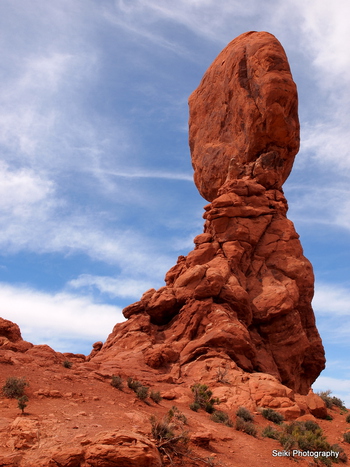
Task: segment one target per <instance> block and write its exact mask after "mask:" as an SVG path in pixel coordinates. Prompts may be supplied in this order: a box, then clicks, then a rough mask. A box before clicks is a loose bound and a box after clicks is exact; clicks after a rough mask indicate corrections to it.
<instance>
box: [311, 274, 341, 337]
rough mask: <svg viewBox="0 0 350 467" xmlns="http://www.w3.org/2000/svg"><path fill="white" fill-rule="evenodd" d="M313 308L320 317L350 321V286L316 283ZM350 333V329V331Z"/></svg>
mask: <svg viewBox="0 0 350 467" xmlns="http://www.w3.org/2000/svg"><path fill="white" fill-rule="evenodd" d="M313 307H314V309H315V310H316V311H317V313H318V314H319V315H322V316H326V317H332V318H334V317H336V318H337V321H338V322H339V320H338V318H339V317H345V318H348V320H349V321H350V284H349V285H348V287H345V286H344V287H341V286H340V285H338V284H336V285H331V284H324V283H322V282H321V283H318V282H317V283H316V287H315V297H314V299H313ZM349 332H350V329H349Z"/></svg>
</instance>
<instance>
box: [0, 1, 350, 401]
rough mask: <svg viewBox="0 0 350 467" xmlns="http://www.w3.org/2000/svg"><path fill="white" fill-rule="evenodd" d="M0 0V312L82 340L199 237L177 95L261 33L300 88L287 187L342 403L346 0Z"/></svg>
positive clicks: (349, 170)
mask: <svg viewBox="0 0 350 467" xmlns="http://www.w3.org/2000/svg"><path fill="white" fill-rule="evenodd" d="M261 5H262V3H261V1H260V0H244V1H242V0H177V2H173V1H171V0H125V1H122V0H119V1H111V0H99V1H97V0H95V1H93V0H75V1H74V2H71V1H69V0H56V1H55V2H47V1H44V0H32V1H31V2H30V4H29V3H28V2H27V1H25V0H16V1H13V0H2V2H1V4H0V23H1V24H0V30H1V36H0V48H1V59H2V60H1V61H2V66H1V70H0V151H1V157H0V223H1V226H0V315H1V316H3V317H4V318H6V319H10V320H12V321H14V322H16V323H18V324H19V325H20V327H21V330H22V335H23V338H24V339H26V340H29V341H31V342H33V343H35V344H40V343H47V344H49V345H51V346H52V347H53V348H54V349H55V350H59V351H74V352H81V353H89V352H90V350H91V345H92V343H93V342H95V341H96V340H105V339H106V337H107V335H108V333H109V332H110V331H111V330H112V327H113V325H114V324H115V323H116V322H119V321H122V319H123V318H122V314H121V310H122V309H123V307H124V306H126V305H128V304H130V303H132V302H134V301H136V300H138V299H139V298H140V296H141V295H142V293H143V292H144V291H146V290H147V289H148V288H150V287H154V288H159V287H161V286H162V285H163V284H164V282H163V279H164V275H165V273H166V272H167V270H168V269H169V268H170V267H171V266H173V265H174V264H175V263H176V259H177V256H178V255H181V254H187V253H188V252H189V251H190V250H191V249H192V247H193V243H192V240H193V238H194V237H195V236H196V235H197V234H199V233H201V232H202V228H203V219H202V213H203V209H202V208H203V206H204V205H205V204H206V201H205V200H204V199H203V198H201V196H200V195H199V194H198V192H197V190H196V188H195V186H194V184H193V181H192V168H191V161H190V155H189V149H188V143H187V138H188V135H187V131H188V128H187V119H188V108H187V99H188V97H189V95H190V93H191V92H192V91H193V90H194V89H195V88H196V87H197V86H198V84H199V81H200V79H201V77H202V75H203V74H204V72H205V70H206V69H207V68H208V66H209V65H210V64H211V62H212V61H213V60H214V58H215V57H216V56H217V55H218V54H219V52H220V51H221V50H222V49H223V48H224V47H225V46H226V45H227V43H228V42H230V41H231V40H232V39H233V38H234V37H236V36H238V35H239V34H241V33H243V32H246V31H250V30H265V31H268V32H271V33H272V34H274V35H276V37H277V38H278V39H279V40H280V42H281V43H282V45H283V47H284V48H285V50H286V53H287V56H288V58H289V61H290V65H291V68H292V73H293V77H294V80H295V81H296V83H297V86H298V91H299V101H300V102H299V115H300V121H301V127H302V132H301V138H302V141H301V150H300V152H299V155H298V156H297V158H296V162H295V165H294V169H293V172H292V175H291V176H290V178H289V179H288V181H287V183H286V184H285V194H286V196H287V199H288V201H289V207H290V210H289V218H290V219H291V220H292V221H293V222H294V223H295V226H296V229H297V231H298V233H299V234H300V236H301V242H302V245H303V247H304V252H305V255H306V256H307V257H308V258H309V259H310V261H311V262H312V264H313V266H314V270H315V275H316V293H315V298H314V302H313V304H314V309H315V313H316V317H317V324H318V328H319V331H320V333H321V336H322V339H323V342H324V345H325V348H326V354H327V369H326V370H325V371H324V372H323V373H322V375H321V377H320V378H319V379H318V380H317V382H316V383H315V384H314V388H315V389H316V390H319V389H331V390H332V391H333V393H334V394H336V395H338V396H339V397H341V398H342V399H343V400H345V401H346V402H347V404H348V406H350V395H349V393H350V364H349V361H348V354H349V342H350V313H349V312H350V310H349V308H350V306H349V302H350V251H349V240H350V185H349V181H350V149H349V148H350V135H349V124H350V114H349V112H348V109H349V104H350V54H349V52H348V48H349V43H350V30H349V27H348V18H349V17H350V4H349V2H348V0H334V1H333V2H328V1H326V0H314V1H313V0H310V1H308V2H305V0H267V1H265V2H264V7H263V8H262V6H261Z"/></svg>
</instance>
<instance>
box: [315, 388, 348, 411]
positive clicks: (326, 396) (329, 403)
mask: <svg viewBox="0 0 350 467" xmlns="http://www.w3.org/2000/svg"><path fill="white" fill-rule="evenodd" d="M316 394H317V395H318V396H320V397H321V399H322V400H323V401H324V402H325V404H326V407H327V409H331V408H332V407H333V405H335V406H336V407H339V408H340V409H346V407H345V405H344V402H343V401H342V400H341V399H339V397H335V396H331V394H332V391H331V390H330V389H327V391H320V392H317V393H316Z"/></svg>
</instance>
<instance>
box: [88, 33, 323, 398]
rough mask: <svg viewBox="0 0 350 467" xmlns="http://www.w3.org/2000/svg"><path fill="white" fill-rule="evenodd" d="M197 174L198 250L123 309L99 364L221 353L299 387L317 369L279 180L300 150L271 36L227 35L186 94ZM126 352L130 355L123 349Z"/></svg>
mask: <svg viewBox="0 0 350 467" xmlns="http://www.w3.org/2000/svg"><path fill="white" fill-rule="evenodd" d="M189 103H190V146H191V154H192V161H193V166H194V170H195V182H196V185H197V187H198V189H199V191H200V192H201V194H202V195H203V196H204V197H206V198H207V199H208V200H210V201H212V202H211V204H208V205H207V206H205V208H204V209H205V214H204V218H205V224H204V233H202V234H200V235H198V236H197V237H196V238H195V239H194V243H195V249H194V250H193V251H191V252H190V253H189V254H188V255H187V256H186V257H184V256H180V257H179V259H178V262H177V264H176V265H175V266H174V267H173V268H171V269H170V271H169V272H168V273H167V274H166V277H165V282H166V285H165V286H164V287H162V288H160V289H159V290H157V291H156V290H154V289H151V290H148V291H147V292H145V293H144V295H143V296H142V298H141V300H140V301H139V302H137V303H134V304H132V305H130V306H128V307H127V308H125V310H124V316H125V317H126V318H129V320H128V321H127V322H126V323H122V324H117V325H116V326H115V328H114V330H113V332H112V334H111V335H110V336H109V338H108V340H107V342H106V343H105V345H104V346H103V348H102V349H101V351H99V353H98V354H97V356H96V357H95V361H105V362H107V361H109V365H112V366H113V362H114V363H116V362H117V361H118V360H120V359H127V360H128V361H130V364H132V365H140V364H141V365H142V364H146V365H147V366H148V367H150V368H153V369H158V370H159V371H161V372H164V373H169V374H171V375H172V377H173V378H175V380H178V378H180V377H181V375H182V374H183V368H184V367H185V365H187V364H189V363H190V362H194V361H197V360H204V359H206V358H210V357H212V356H213V355H220V356H221V357H223V358H229V359H231V360H232V361H234V362H235V363H236V364H237V365H238V367H240V368H241V369H243V370H245V371H246V372H262V373H268V374H270V375H273V376H274V377H276V378H277V380H278V381H280V382H281V383H283V384H284V385H286V386H288V387H289V388H291V389H293V390H295V391H297V392H299V393H301V394H307V392H308V391H309V389H310V385H311V384H312V383H313V381H314V380H315V379H316V378H317V376H318V375H319V373H320V372H321V370H322V369H323V368H324V363H325V359H324V351H323V347H322V343H321V339H320V337H319V334H318V332H317V329H316V326H315V318H314V314H313V310H312V308H311V300H312V296H313V284H314V277H313V271H312V266H311V264H310V263H309V261H308V260H307V259H306V258H305V257H304V256H303V250H302V247H301V244H300V242H299V236H298V234H297V233H296V231H295V229H294V226H293V223H292V222H291V221H290V220H288V219H287V217H286V213H287V209H288V206H287V201H286V199H285V197H284V195H283V191H282V184H283V182H284V181H285V180H286V178H287V176H288V174H289V173H290V170H291V168H292V164H293V160H294V157H295V154H296V152H297V151H298V148H299V123H298V115H297V91H296V86H295V84H294V82H293V79H292V75H291V73H290V69H289V65H288V61H287V58H286V55H285V53H284V50H283V48H282V46H281V45H280V44H279V42H278V41H277V39H276V38H275V37H274V36H272V35H271V34H268V33H266V32H250V33H246V34H243V35H241V36H239V37H238V38H236V39H235V40H234V41H232V42H231V43H230V44H229V45H228V46H227V47H226V48H225V49H224V50H223V51H222V52H221V54H220V55H219V56H218V58H217V59H216V60H215V61H214V63H213V64H212V65H211V67H210V68H209V69H208V71H207V72H206V73H205V75H204V77H203V79H202V82H201V84H200V85H199V87H198V89H196V90H195V91H194V92H193V94H192V95H191V97H190V100H189ZM131 351H132V354H131Z"/></svg>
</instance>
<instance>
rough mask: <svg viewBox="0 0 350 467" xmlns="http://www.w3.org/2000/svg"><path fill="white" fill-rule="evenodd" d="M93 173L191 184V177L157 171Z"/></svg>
mask: <svg viewBox="0 0 350 467" xmlns="http://www.w3.org/2000/svg"><path fill="white" fill-rule="evenodd" d="M94 173H97V174H98V173H102V174H104V175H111V176H113V177H123V178H160V179H164V180H183V181H186V182H192V183H193V176H192V175H190V174H185V173H174V172H166V171H157V170H147V169H139V170H136V171H122V170H95V171H94Z"/></svg>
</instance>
